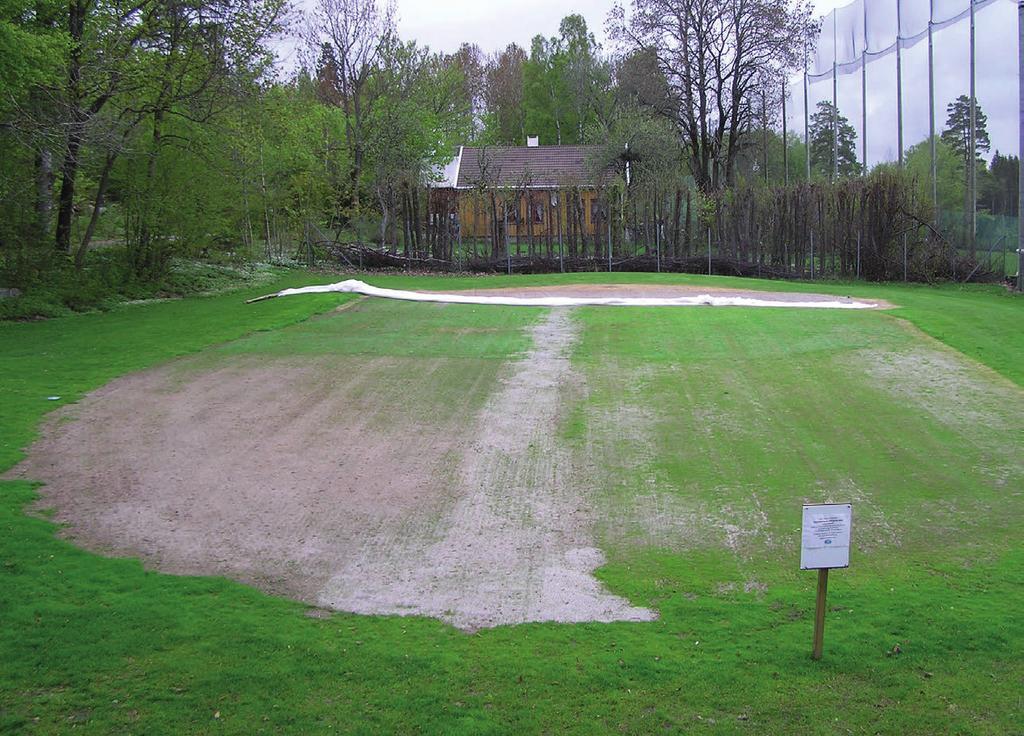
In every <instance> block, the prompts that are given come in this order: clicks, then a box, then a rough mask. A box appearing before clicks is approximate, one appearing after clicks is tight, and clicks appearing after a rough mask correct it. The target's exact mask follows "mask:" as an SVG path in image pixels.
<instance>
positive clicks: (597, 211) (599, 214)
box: [590, 199, 604, 225]
mask: <svg viewBox="0 0 1024 736" xmlns="http://www.w3.org/2000/svg"><path fill="white" fill-rule="evenodd" d="M603 219H604V212H603V211H602V210H601V203H600V202H598V201H597V200H596V199H592V200H590V224H591V225H596V224H597V223H599V222H601V221H602V220H603Z"/></svg>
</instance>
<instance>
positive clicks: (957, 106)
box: [942, 95, 992, 171]
mask: <svg viewBox="0 0 1024 736" xmlns="http://www.w3.org/2000/svg"><path fill="white" fill-rule="evenodd" d="M946 113H947V116H946V129H945V130H944V131H942V140H943V141H945V143H946V145H948V146H949V147H950V148H952V149H953V151H955V152H956V153H957V155H958V156H959V157H960V160H961V161H963V162H964V170H965V171H966V170H967V165H968V162H969V161H970V159H971V156H970V154H969V149H970V147H971V98H970V97H968V96H967V95H960V96H959V97H957V98H956V99H955V100H954V101H953V102H950V103H949V105H947V106H946ZM987 126H988V118H987V117H986V116H985V113H984V112H982V110H981V105H978V104H977V103H975V117H974V159H975V162H976V164H978V163H980V164H981V167H982V168H984V166H985V162H984V160H982V158H981V155H980V154H981V152H984V153H988V152H989V149H990V148H991V145H992V144H991V141H989V137H988V127H987Z"/></svg>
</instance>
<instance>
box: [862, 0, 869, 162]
mask: <svg viewBox="0 0 1024 736" xmlns="http://www.w3.org/2000/svg"><path fill="white" fill-rule="evenodd" d="M863 5H864V48H863V49H862V50H861V52H860V150H861V153H860V158H861V165H862V166H863V167H864V173H865V174H867V173H868V4H867V2H865V3H864V4H863Z"/></svg>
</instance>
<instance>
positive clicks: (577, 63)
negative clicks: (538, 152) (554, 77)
mask: <svg viewBox="0 0 1024 736" xmlns="http://www.w3.org/2000/svg"><path fill="white" fill-rule="evenodd" d="M558 33H559V36H560V38H559V48H560V51H561V54H560V56H561V57H562V59H563V62H562V64H560V65H558V66H560V67H561V71H562V74H563V77H564V80H565V88H566V90H567V92H568V101H569V105H570V107H571V109H572V118H573V120H572V122H573V127H574V136H573V139H574V140H575V142H576V143H586V142H587V141H586V137H587V130H588V129H589V128H591V127H592V126H593V124H594V123H595V122H596V121H597V119H598V117H599V116H600V115H601V114H602V113H603V112H604V110H605V107H606V105H605V100H606V99H607V98H608V87H609V85H610V82H611V72H610V69H609V67H608V64H606V63H605V62H604V61H603V60H602V59H601V56H600V51H601V47H600V45H598V43H597V41H596V40H595V39H594V34H593V33H591V32H590V31H589V30H588V29H587V21H586V19H585V18H584V17H583V16H582V15H578V14H573V15H567V16H565V17H564V18H562V22H561V23H560V24H559V26H558Z"/></svg>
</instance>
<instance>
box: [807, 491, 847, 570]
mask: <svg viewBox="0 0 1024 736" xmlns="http://www.w3.org/2000/svg"><path fill="white" fill-rule="evenodd" d="M852 526H853V507H852V506H851V505H850V504H848V503H811V504H804V525H803V533H802V535H801V542H800V569H801V570H819V569H821V568H823V567H849V566H850V528H851V527H852Z"/></svg>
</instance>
